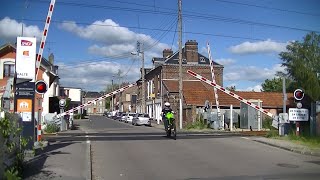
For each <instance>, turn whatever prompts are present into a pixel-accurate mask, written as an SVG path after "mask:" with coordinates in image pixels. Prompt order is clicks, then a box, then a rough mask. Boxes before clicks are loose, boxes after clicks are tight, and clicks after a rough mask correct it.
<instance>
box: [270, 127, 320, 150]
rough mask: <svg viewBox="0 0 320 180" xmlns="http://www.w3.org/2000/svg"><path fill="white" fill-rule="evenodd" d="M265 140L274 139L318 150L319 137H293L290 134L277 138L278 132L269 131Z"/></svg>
mask: <svg viewBox="0 0 320 180" xmlns="http://www.w3.org/2000/svg"><path fill="white" fill-rule="evenodd" d="M266 137H267V138H274V139H280V140H286V141H290V142H293V143H295V144H299V145H303V146H306V147H308V148H310V149H318V150H320V137H319V136H317V137H311V136H307V135H301V136H297V135H295V132H294V131H292V132H290V133H289V134H288V135H287V136H279V135H278V130H271V131H269V132H268V134H267V135H266Z"/></svg>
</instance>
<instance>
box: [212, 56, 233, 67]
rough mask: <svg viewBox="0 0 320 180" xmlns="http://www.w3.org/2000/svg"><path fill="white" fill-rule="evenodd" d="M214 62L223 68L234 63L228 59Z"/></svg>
mask: <svg viewBox="0 0 320 180" xmlns="http://www.w3.org/2000/svg"><path fill="white" fill-rule="evenodd" d="M214 61H216V62H217V63H219V64H221V65H224V66H230V65H233V64H234V63H235V62H236V61H235V60H233V59H230V58H227V59H225V58H220V59H216V60H214Z"/></svg>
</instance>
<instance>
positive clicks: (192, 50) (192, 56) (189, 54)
mask: <svg viewBox="0 0 320 180" xmlns="http://www.w3.org/2000/svg"><path fill="white" fill-rule="evenodd" d="M184 51H185V55H186V56H185V57H186V60H187V63H188V64H198V63H199V60H198V59H199V55H198V43H197V41H196V40H188V41H187V42H186V43H185V46H184Z"/></svg>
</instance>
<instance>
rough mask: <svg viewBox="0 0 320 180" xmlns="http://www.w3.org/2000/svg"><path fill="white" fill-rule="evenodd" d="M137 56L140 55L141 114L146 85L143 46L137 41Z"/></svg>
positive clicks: (143, 109) (144, 103)
mask: <svg viewBox="0 0 320 180" xmlns="http://www.w3.org/2000/svg"><path fill="white" fill-rule="evenodd" d="M137 50H138V54H140V53H141V61H142V62H141V71H142V72H141V80H142V104H141V105H142V113H145V112H146V90H145V88H146V84H145V71H144V50H143V44H142V43H140V42H139V41H138V43H137Z"/></svg>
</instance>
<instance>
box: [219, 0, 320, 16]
mask: <svg viewBox="0 0 320 180" xmlns="http://www.w3.org/2000/svg"><path fill="white" fill-rule="evenodd" d="M215 1H218V2H222V3H228V4H237V5H242V6H250V7H256V8H261V9H270V10H276V11H283V12H289V13H296V14H303V15H309V16H320V14H317V13H310V12H302V11H296V10H289V9H281V8H273V7H268V6H261V5H256V4H249V3H243V2H235V1H227V0H215Z"/></svg>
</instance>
